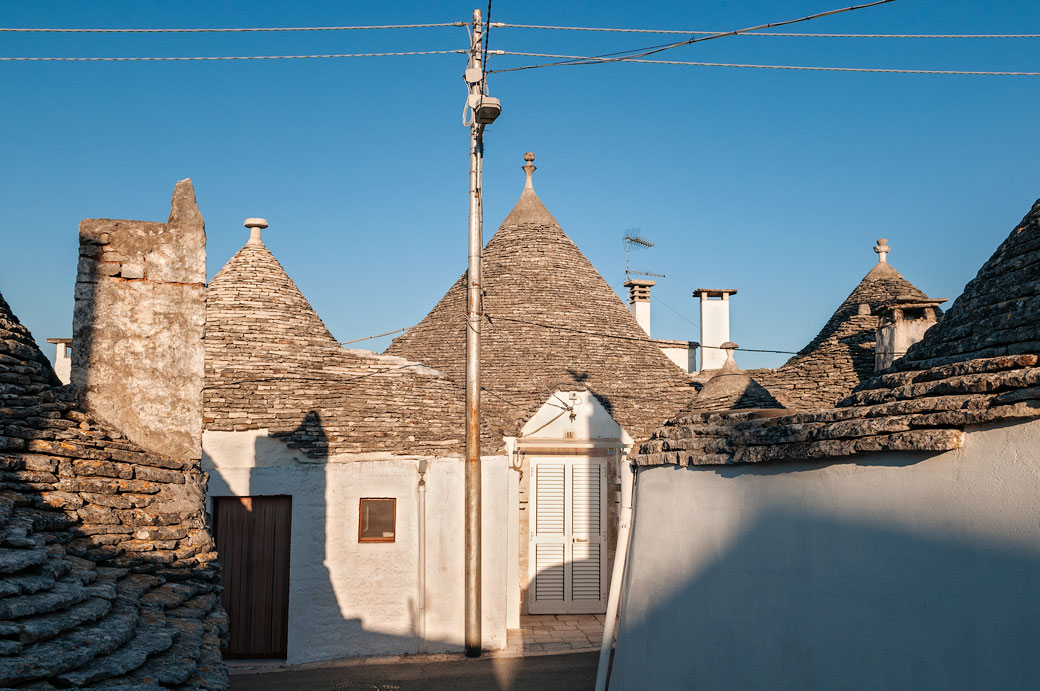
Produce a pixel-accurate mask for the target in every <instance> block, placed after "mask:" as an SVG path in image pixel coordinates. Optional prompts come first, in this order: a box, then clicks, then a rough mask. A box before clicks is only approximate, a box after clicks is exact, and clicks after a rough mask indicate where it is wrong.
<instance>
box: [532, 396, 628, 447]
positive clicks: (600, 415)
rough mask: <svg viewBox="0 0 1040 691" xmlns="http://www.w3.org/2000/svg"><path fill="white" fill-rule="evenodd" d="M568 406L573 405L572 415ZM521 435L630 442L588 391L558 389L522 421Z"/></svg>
mask: <svg viewBox="0 0 1040 691" xmlns="http://www.w3.org/2000/svg"><path fill="white" fill-rule="evenodd" d="M568 407H572V408H573V419H571V417H572V416H571V412H570V411H568V410H567V408H568ZM520 439H521V440H522V441H524V442H526V441H531V440H534V439H552V440H585V441H587V440H595V439H604V440H611V441H616V440H623V441H625V442H626V443H628V444H631V443H632V438H631V437H630V436H628V433H626V432H625V431H624V430H622V429H621V425H619V424H618V423H617V422H616V421H615V420H614V418H613V417H612V416H611V415H610V413H609V412H608V411H607V409H606V408H605V407H603V404H602V403H600V402H599V400H598V399H597V398H596V397H595V396H593V395H592V394H591V393H589V392H588V391H558V392H556V393H555V394H553V395H552V396H550V397H549V399H548V400H547V401H546V402H545V403H544V404H542V407H541V408H539V409H538V412H537V413H535V414H534V416H533V417H532V418H531V419H530V420H528V421H527V424H525V425H524V427H523V430H522V431H521V432H520Z"/></svg>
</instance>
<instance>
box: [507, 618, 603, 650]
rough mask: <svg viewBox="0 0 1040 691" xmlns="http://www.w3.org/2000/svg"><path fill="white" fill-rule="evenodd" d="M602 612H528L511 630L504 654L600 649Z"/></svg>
mask: <svg viewBox="0 0 1040 691" xmlns="http://www.w3.org/2000/svg"><path fill="white" fill-rule="evenodd" d="M604 618H605V617H604V615H602V614H527V615H523V616H521V617H520V628H518V629H510V630H509V632H508V638H507V642H506V647H505V649H504V650H502V651H498V653H499V654H502V655H531V654H534V655H537V654H540V653H558V652H570V651H578V650H598V649H599V646H600V643H601V642H602V640H603V622H604Z"/></svg>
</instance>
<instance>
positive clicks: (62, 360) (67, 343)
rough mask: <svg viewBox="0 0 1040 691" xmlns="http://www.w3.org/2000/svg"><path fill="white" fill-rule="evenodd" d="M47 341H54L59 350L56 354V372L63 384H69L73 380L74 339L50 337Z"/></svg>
mask: <svg viewBox="0 0 1040 691" xmlns="http://www.w3.org/2000/svg"><path fill="white" fill-rule="evenodd" d="M47 342H48V343H53V344H54V345H55V347H56V350H57V352H56V353H55V354H54V373H55V374H57V375H58V379H59V380H61V383H62V384H68V383H69V381H71V380H72V339H71V338H48V339H47Z"/></svg>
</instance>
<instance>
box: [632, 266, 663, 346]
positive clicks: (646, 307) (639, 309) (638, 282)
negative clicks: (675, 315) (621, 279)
mask: <svg viewBox="0 0 1040 691" xmlns="http://www.w3.org/2000/svg"><path fill="white" fill-rule="evenodd" d="M655 285H657V281H650V280H647V279H645V278H629V279H628V280H627V281H625V287H626V288H628V309H629V310H631V311H632V316H633V317H635V318H636V321H637V322H639V326H641V327H642V328H643V331H645V332H646V335H647V336H649V335H650V288H652V287H653V286H655Z"/></svg>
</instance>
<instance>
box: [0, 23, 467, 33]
mask: <svg viewBox="0 0 1040 691" xmlns="http://www.w3.org/2000/svg"><path fill="white" fill-rule="evenodd" d="M466 24H468V22H440V23H438V24H378V25H372V26H255V27H248V28H214V29H38V28H21V27H0V32H4V31H8V32H15V33H33V34H43V33H47V34H217V33H246V32H254V31H367V30H372V29H427V28H430V27H437V26H465V25H466Z"/></svg>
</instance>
